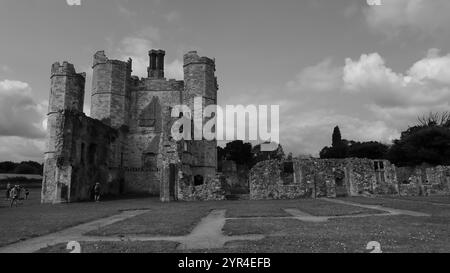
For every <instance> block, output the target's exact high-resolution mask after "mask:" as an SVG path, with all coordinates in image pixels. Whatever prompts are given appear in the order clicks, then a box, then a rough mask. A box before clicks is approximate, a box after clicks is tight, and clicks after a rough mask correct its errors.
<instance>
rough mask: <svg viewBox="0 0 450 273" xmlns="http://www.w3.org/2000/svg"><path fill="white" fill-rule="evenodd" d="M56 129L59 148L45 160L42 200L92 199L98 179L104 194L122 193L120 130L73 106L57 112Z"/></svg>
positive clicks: (54, 133) (57, 146) (55, 201)
mask: <svg viewBox="0 0 450 273" xmlns="http://www.w3.org/2000/svg"><path fill="white" fill-rule="evenodd" d="M52 129H53V130H54V132H53V133H52V135H54V136H55V141H54V143H55V146H54V148H55V149H54V152H53V153H51V156H49V157H47V158H46V161H45V167H44V168H45V171H44V173H45V175H44V181H43V188H42V202H44V203H49V202H51V203H59V202H74V201H82V200H88V199H90V198H91V191H92V188H93V186H94V185H95V183H96V182H99V183H100V184H101V188H102V193H103V194H118V193H119V191H120V180H121V179H123V173H122V171H121V169H120V166H117V162H116V160H115V158H116V156H115V154H116V153H118V152H119V151H120V150H118V149H116V148H117V147H118V145H115V144H116V143H117V142H120V141H121V138H122V136H121V134H120V132H119V131H117V130H114V129H112V128H110V127H108V126H106V125H104V124H103V123H101V122H100V121H98V120H95V119H91V118H89V117H86V116H85V115H84V114H83V113H80V112H76V111H69V110H64V111H59V112H58V113H57V114H56V119H55V126H54V127H53V128H52ZM119 146H120V145H119Z"/></svg>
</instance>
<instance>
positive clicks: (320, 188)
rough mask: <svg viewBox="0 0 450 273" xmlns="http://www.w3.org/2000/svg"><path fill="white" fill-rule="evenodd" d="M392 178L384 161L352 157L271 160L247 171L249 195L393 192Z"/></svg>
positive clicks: (281, 196) (286, 196)
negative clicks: (248, 174)
mask: <svg viewBox="0 0 450 273" xmlns="http://www.w3.org/2000/svg"><path fill="white" fill-rule="evenodd" d="M380 162H382V163H380ZM375 166H377V168H375ZM396 181H397V180H396V176H395V168H394V167H393V166H392V165H391V164H390V163H389V162H387V161H381V160H379V161H374V160H369V159H354V158H348V159H314V158H307V159H294V160H293V161H277V160H272V161H265V162H260V163H258V164H257V165H256V166H255V167H254V168H252V170H251V171H250V198H251V199H292V198H300V197H313V198H317V197H336V196H355V195H360V194H395V193H397V192H398V189H397V183H396Z"/></svg>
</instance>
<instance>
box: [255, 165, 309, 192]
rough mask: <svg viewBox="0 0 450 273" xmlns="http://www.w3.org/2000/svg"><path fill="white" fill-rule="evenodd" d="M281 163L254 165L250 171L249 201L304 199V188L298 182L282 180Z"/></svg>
mask: <svg viewBox="0 0 450 273" xmlns="http://www.w3.org/2000/svg"><path fill="white" fill-rule="evenodd" d="M281 164H282V162H280V161H278V160H270V161H264V162H260V163H258V164H256V166H254V167H253V168H252V169H251V170H250V178H249V179H250V199H252V200H264V199H295V198H301V197H304V196H305V194H306V191H305V187H304V186H302V184H301V183H300V180H296V178H295V175H294V177H293V180H289V182H293V183H289V184H287V183H286V181H284V180H283V179H282V175H281V168H282V166H281Z"/></svg>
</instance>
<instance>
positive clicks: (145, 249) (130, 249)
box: [37, 241, 178, 253]
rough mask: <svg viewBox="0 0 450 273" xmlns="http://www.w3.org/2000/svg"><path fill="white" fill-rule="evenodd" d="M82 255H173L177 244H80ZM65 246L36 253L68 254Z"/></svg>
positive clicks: (165, 242) (61, 245)
mask: <svg viewBox="0 0 450 273" xmlns="http://www.w3.org/2000/svg"><path fill="white" fill-rule="evenodd" d="M80 245H81V252H82V253H173V252H175V251H176V247H177V246H178V243H176V242H167V241H155V242H132V243H131V242H80ZM66 246H67V245H66V244H59V245H56V246H51V247H47V248H44V249H41V250H39V251H38V252H37V253H69V252H70V250H67V249H66Z"/></svg>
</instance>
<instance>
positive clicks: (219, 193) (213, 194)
mask: <svg viewBox="0 0 450 273" xmlns="http://www.w3.org/2000/svg"><path fill="white" fill-rule="evenodd" d="M224 183H226V182H225V181H224V179H223V178H221V177H220V176H215V177H210V176H207V177H206V179H205V183H204V184H203V185H199V186H194V185H192V183H191V181H183V180H182V181H180V183H179V187H178V200H180V201H215V200H217V201H218V200H225V194H226V193H225V190H224Z"/></svg>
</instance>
